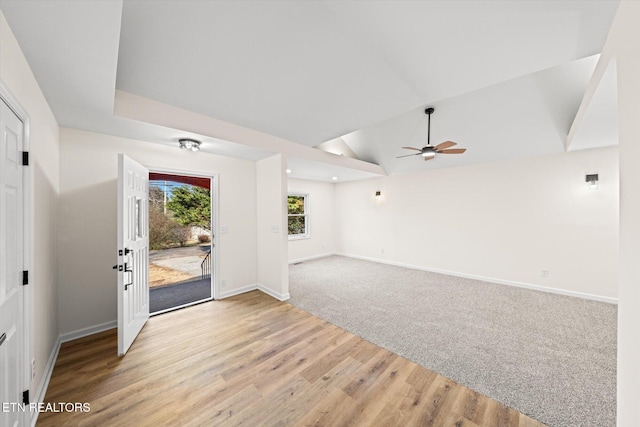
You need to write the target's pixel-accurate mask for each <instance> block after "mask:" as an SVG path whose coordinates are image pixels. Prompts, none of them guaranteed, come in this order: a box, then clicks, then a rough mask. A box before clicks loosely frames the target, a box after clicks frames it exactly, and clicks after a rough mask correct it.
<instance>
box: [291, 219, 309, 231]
mask: <svg viewBox="0 0 640 427" xmlns="http://www.w3.org/2000/svg"><path fill="white" fill-rule="evenodd" d="M305 219H306V218H305V217H303V216H290V217H289V234H290V235H295V234H305V233H306V227H305Z"/></svg>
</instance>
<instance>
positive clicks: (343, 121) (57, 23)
mask: <svg viewBox="0 0 640 427" xmlns="http://www.w3.org/2000/svg"><path fill="white" fill-rule="evenodd" d="M617 6H618V1H617V0H611V1H609V0H600V1H598V0H595V1H594V0H585V1H573V0H572V1H563V0H551V1H543V0H533V1H522V0H510V1H489V0H486V1H485V0H472V1H462V0H460V1H433V0H426V1H328V0H324V1H293V0H290V1H289V0H273V1H260V0H257V1H201V0H198V1H189V0H180V1H178V0H174V1H135V0H125V1H124V2H122V1H120V0H111V1H102V0H85V1H82V2H78V1H73V0H72V1H65V0H57V1H46V0H40V1H38V0H35V1H29V2H26V1H15V0H0V9H1V10H2V12H3V14H4V15H5V17H6V19H7V21H8V23H9V26H10V27H11V29H12V31H13V32H14V34H15V36H16V38H17V39H18V42H19V43H20V45H21V48H22V49H23V51H24V53H25V56H26V58H27V60H28V61H29V63H30V65H31V68H32V69H33V72H34V74H35V76H36V79H37V80H38V82H39V83H40V85H41V88H42V90H43V92H44V94H45V96H46V97H47V100H48V102H49V104H50V105H51V107H52V110H53V111H54V114H55V115H56V118H57V119H58V121H59V123H60V124H61V125H62V126H69V127H75V128H80V129H86V130H91V131H96V132H101V133H107V134H114V135H118V136H124V137H130V138H136V139H143V140H148V141H151V142H156V143H160V144H176V141H177V138H179V137H184V136H195V137H198V138H200V139H202V140H203V142H204V144H203V150H204V151H210V152H214V153H218V154H222V155H230V156H237V157H242V158H247V159H254V160H255V159H260V158H264V157H266V156H268V155H270V154H271V153H273V152H277V151H285V152H286V151H287V150H288V148H286V147H285V146H284V145H283V146H282V148H281V147H280V146H278V145H277V144H271V145H267V146H265V145H260V144H252V143H251V142H247V141H244V140H243V141H239V140H238V141H234V140H229V139H227V140H224V139H221V138H220V135H216V134H215V132H209V133H208V134H207V133H206V132H202V133H196V132H194V131H193V130H189V129H186V127H185V128H181V127H180V125H179V124H176V123H174V122H171V123H169V122H167V123H164V122H162V121H161V120H148V121H149V122H153V123H145V122H144V121H143V120H141V119H140V117H126V116H124V115H114V114H113V111H114V104H115V103H117V98H118V96H117V93H116V90H117V91H119V92H120V93H123V94H125V95H126V94H131V95H135V96H137V97H141V98H144V99H149V100H152V101H153V102H158V103H161V104H163V105H170V106H173V107H177V108H179V109H182V110H185V111H187V112H191V113H194V114H198V115H199V116H200V117H202V116H204V117H210V118H214V119H217V120H221V121H224V122H228V123H231V124H234V125H238V126H241V127H244V128H248V129H251V130H254V131H258V132H260V133H262V134H265V135H269V136H273V137H276V138H279V139H282V140H287V141H289V142H292V143H295V144H299V145H303V146H305V147H313V146H316V145H319V144H321V143H323V142H325V141H328V140H332V139H334V138H337V137H342V140H343V141H344V142H346V144H347V145H348V146H349V147H350V148H351V149H352V150H353V152H355V153H356V155H357V156H358V157H359V158H360V159H362V160H365V161H369V162H373V163H376V164H379V165H380V166H381V167H382V169H381V171H382V170H384V172H386V173H403V172H411V171H417V170H424V169H425V168H434V167H448V166H457V165H462V164H469V163H477V162H484V161H491V160H495V159H508V158H514V157H522V156H534V155H541V154H546V153H551V152H562V151H565V150H566V148H567V147H566V141H567V135H568V134H569V131H570V128H571V126H572V123H573V120H574V117H575V115H576V112H577V111H578V107H579V106H580V103H581V101H582V99H583V96H584V93H585V90H586V88H587V86H588V85H589V83H590V80H591V78H592V74H593V70H594V68H595V66H596V63H597V61H598V54H599V53H600V51H601V50H602V47H603V45H604V43H605V40H606V37H607V34H608V31H609V28H610V26H611V22H612V20H613V16H614V14H615V11H616V9H617ZM0 42H1V41H0ZM602 81H603V83H602V87H603V89H602V90H600V91H599V92H598V95H597V96H594V98H593V99H594V100H595V101H597V102H594V105H596V106H597V105H599V106H600V107H599V108H600V109H599V110H598V108H596V107H594V108H593V109H592V110H593V111H596V112H597V115H596V113H592V115H591V116H590V120H584V121H583V122H584V123H585V127H586V128H588V129H587V130H585V131H576V132H574V133H575V138H574V139H573V141H572V148H574V149H575V148H591V147H595V146H604V145H611V144H615V143H616V139H617V135H616V134H615V128H616V126H615V114H612V113H611V110H612V108H613V109H615V106H614V105H613V106H612V104H615V85H614V84H613V87H612V83H611V82H612V81H615V78H614V77H612V73H607V74H606V77H605V78H603V79H602ZM612 99H613V101H612ZM123 102H124V101H123ZM425 106H434V107H435V108H436V112H435V113H434V115H433V116H432V135H431V137H432V142H440V141H444V140H453V141H456V142H458V143H459V145H460V146H461V147H465V148H467V149H468V151H467V153H465V154H464V155H461V156H439V157H438V158H437V159H436V160H433V161H430V162H422V161H420V160H421V159H420V158H418V157H416V158H405V159H396V158H395V157H396V156H400V155H402V154H407V153H406V152H403V150H402V149H400V147H401V146H407V145H410V146H416V147H422V146H423V145H424V144H425V143H426V116H425V115H424V108H425ZM594 115H595V116H596V118H598V117H601V118H602V120H596V119H594ZM134 119H135V120H134ZM594 122H595V123H596V124H595V125H594ZM594 126H595V128H594ZM589 127H591V128H589ZM593 135H597V138H595V139H594V137H593ZM295 151H296V153H295V154H294V155H290V156H289V157H290V164H293V165H294V167H292V169H295V170H296V174H297V175H296V176H298V177H300V178H313V179H328V177H329V176H332V175H333V174H334V173H335V170H334V171H327V172H323V171H322V169H323V168H324V166H323V162H318V161H317V160H318V159H317V158H316V157H314V156H307V154H305V153H307V151H305V150H295ZM314 151H317V150H314ZM297 159H298V160H297ZM302 160H304V161H303V162H302ZM296 161H299V163H298V164H297V165H296ZM300 162H301V163H300ZM333 163H334V164H333V166H332V167H334V168H335V167H338V168H341V167H344V166H345V165H346V164H345V165H342V164H340V162H333ZM295 166H299V167H295ZM346 166H353V164H349V165H346ZM355 169H356V170H357V169H358V168H357V167H356V168H355ZM363 171H364V172H363ZM361 172H362V175H360V176H358V174H357V173H356V174H355V175H353V177H352V178H349V179H357V178H358V177H360V178H363V177H368V176H371V174H370V172H371V170H370V169H367V168H365V169H363V170H361ZM384 172H383V173H384Z"/></svg>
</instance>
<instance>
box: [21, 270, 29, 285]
mask: <svg viewBox="0 0 640 427" xmlns="http://www.w3.org/2000/svg"><path fill="white" fill-rule="evenodd" d="M28 284H29V270H24V271H23V272H22V285H23V286H24V285H28Z"/></svg>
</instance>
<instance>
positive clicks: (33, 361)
mask: <svg viewBox="0 0 640 427" xmlns="http://www.w3.org/2000/svg"><path fill="white" fill-rule="evenodd" d="M35 379H36V358H35V357H34V358H33V359H31V381H33V380H35Z"/></svg>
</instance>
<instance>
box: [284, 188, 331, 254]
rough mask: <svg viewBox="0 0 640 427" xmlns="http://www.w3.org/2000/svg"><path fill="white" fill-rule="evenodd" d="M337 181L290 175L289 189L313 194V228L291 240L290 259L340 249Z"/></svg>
mask: <svg viewBox="0 0 640 427" xmlns="http://www.w3.org/2000/svg"><path fill="white" fill-rule="evenodd" d="M335 186H336V184H333V183H326V182H315V181H305V180H300V179H289V181H288V192H289V193H303V194H308V195H309V199H308V201H309V207H308V208H309V230H310V237H309V238H306V239H295V240H289V262H295V261H302V260H305V259H311V258H317V257H321V256H325V255H331V254H333V253H335V252H337V250H338V246H337V244H336V242H337V234H336V222H335V218H336V213H335V203H334V201H335V191H334V190H335Z"/></svg>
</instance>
